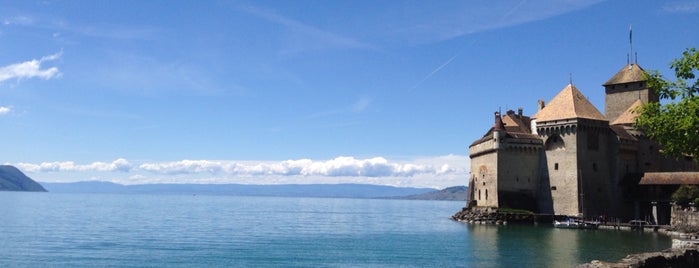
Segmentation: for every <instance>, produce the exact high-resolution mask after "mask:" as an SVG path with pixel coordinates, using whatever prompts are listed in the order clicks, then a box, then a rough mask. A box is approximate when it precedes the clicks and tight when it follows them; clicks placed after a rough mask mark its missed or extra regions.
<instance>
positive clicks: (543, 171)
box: [469, 63, 698, 221]
mask: <svg viewBox="0 0 699 268" xmlns="http://www.w3.org/2000/svg"><path fill="white" fill-rule="evenodd" d="M603 86H604V88H605V107H604V114H602V113H601V112H600V111H599V110H598V109H597V108H595V106H594V105H592V103H590V102H589V101H588V100H587V98H586V97H585V96H584V95H583V94H582V93H581V92H580V91H579V90H578V89H577V88H576V87H575V86H574V85H573V84H569V85H568V86H566V87H565V88H563V89H562V90H561V91H560V92H559V93H558V94H557V95H556V96H555V97H553V99H551V100H550V101H549V102H548V103H545V102H544V101H542V100H539V105H538V108H539V109H538V111H537V112H536V113H535V114H534V115H532V116H525V115H524V114H523V111H522V109H521V108H520V109H519V110H518V111H517V112H514V111H511V110H510V111H507V112H506V113H505V114H502V115H501V114H500V113H499V112H496V113H495V117H494V124H493V127H492V128H490V130H488V132H487V133H486V134H485V135H484V136H483V137H482V138H480V139H478V140H476V141H474V142H473V143H472V144H471V145H470V146H469V156H470V158H471V174H470V178H469V191H470V193H469V200H470V202H469V206H477V207H496V208H514V209H526V210H530V211H533V212H536V213H541V214H554V215H567V216H582V217H597V216H606V217H609V218H612V217H613V218H620V219H625V220H627V219H640V218H643V217H647V216H648V215H649V214H651V213H655V214H658V213H660V214H667V215H661V216H660V218H663V219H666V218H667V219H669V216H668V215H669V210H670V209H669V206H670V204H669V201H668V202H666V203H663V204H657V203H655V202H653V204H652V205H651V201H652V200H649V199H648V198H646V196H645V195H646V194H645V193H644V189H642V188H640V187H642V186H639V185H638V183H639V181H640V180H641V177H642V176H643V174H644V173H646V172H672V171H695V170H698V168H697V167H698V166H697V165H696V163H694V162H692V161H691V159H684V160H674V159H669V158H666V157H665V156H663V155H662V154H661V148H660V147H659V146H658V145H657V144H656V143H655V142H653V141H652V140H649V139H648V138H647V137H646V136H645V135H644V133H643V132H642V131H639V130H638V129H636V128H634V126H633V123H634V120H635V118H636V116H637V114H636V113H635V109H636V108H637V107H639V106H640V105H642V104H643V103H648V102H657V101H658V96H657V94H656V93H655V92H654V91H653V90H652V89H649V88H648V87H647V86H646V83H645V79H644V70H643V69H642V68H641V66H639V65H638V64H637V63H628V64H627V65H626V66H624V67H623V68H621V70H619V72H617V73H616V74H615V75H614V76H612V78H610V79H609V80H608V81H607V82H606V83H604V84H603ZM656 216H657V215H656ZM663 221H665V220H663Z"/></svg>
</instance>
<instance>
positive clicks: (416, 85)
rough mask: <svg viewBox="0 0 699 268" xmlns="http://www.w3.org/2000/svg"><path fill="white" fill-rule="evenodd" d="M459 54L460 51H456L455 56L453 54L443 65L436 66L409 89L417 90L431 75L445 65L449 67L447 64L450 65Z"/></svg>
mask: <svg viewBox="0 0 699 268" xmlns="http://www.w3.org/2000/svg"><path fill="white" fill-rule="evenodd" d="M457 56H459V53H456V54H455V55H454V56H452V57H451V58H449V59H448V60H447V61H445V62H444V63H442V65H439V66H438V67H437V68H435V69H434V70H432V72H430V73H429V74H427V75H426V76H425V77H423V78H422V80H420V81H419V82H417V83H416V84H415V85H414V86H413V87H412V88H410V90H409V91H413V90H415V89H416V88H418V87H419V86H420V85H422V83H424V82H425V81H426V80H427V79H430V77H432V76H433V75H434V74H436V73H438V72H439V71H441V70H442V69H444V67H447V65H449V63H451V62H452V61H453V60H454V59H456V57H457Z"/></svg>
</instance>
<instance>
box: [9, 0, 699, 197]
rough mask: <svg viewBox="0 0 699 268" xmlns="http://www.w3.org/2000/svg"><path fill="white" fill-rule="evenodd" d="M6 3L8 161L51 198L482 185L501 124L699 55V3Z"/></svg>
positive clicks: (600, 100) (599, 97) (599, 102)
mask: <svg viewBox="0 0 699 268" xmlns="http://www.w3.org/2000/svg"><path fill="white" fill-rule="evenodd" d="M2 2H3V3H2V4H0V142H2V148H3V150H2V151H1V152H0V163H5V164H9V165H15V166H17V167H18V168H20V169H21V170H22V171H24V172H25V173H26V174H27V175H28V176H30V177H32V178H33V179H34V180H37V181H40V182H73V181H86V180H100V181H111V182H116V183H122V184H143V183H245V184H280V183H284V184H287V183H293V184H306V183H370V184H380V185H393V186H407V187H432V188H444V187H448V186H454V185H466V184H467V179H468V177H469V169H470V162H469V157H468V146H469V145H470V144H471V143H472V142H473V141H474V140H476V139H478V138H480V137H481V136H482V135H484V134H485V133H486V132H487V131H488V129H489V128H490V127H491V126H492V124H493V112H495V111H498V110H501V111H506V110H509V109H512V110H517V108H518V107H522V108H523V110H524V114H525V115H532V114H534V113H535V112H536V107H537V106H536V105H537V100H538V99H543V100H545V101H548V100H550V99H551V98H553V97H554V96H555V95H556V93H558V92H559V91H560V90H561V89H563V88H564V87H565V86H566V85H567V84H568V83H569V82H570V81H571V80H572V82H573V84H574V85H575V86H576V87H577V88H578V89H580V90H581V92H582V93H583V94H585V95H586V96H587V97H588V99H589V100H590V101H591V102H592V103H593V104H594V105H595V106H596V107H597V108H598V109H599V110H600V111H602V112H604V88H603V87H602V86H601V85H602V84H603V83H604V82H606V81H607V80H608V79H609V78H611V77H612V76H613V75H614V74H615V73H616V72H617V71H618V70H620V69H621V68H622V67H623V66H624V65H626V63H627V59H628V58H627V55H628V54H629V51H630V49H632V51H633V54H635V55H636V54H637V57H632V60H634V59H633V58H637V61H638V64H639V65H640V66H641V67H643V68H645V69H647V70H649V69H654V70H659V71H660V72H661V73H663V74H665V75H666V76H669V77H672V73H671V70H669V68H668V65H669V63H670V61H671V60H672V59H674V58H676V57H678V56H680V55H681V53H682V51H683V50H684V49H685V48H688V47H697V46H699V34H697V29H699V1H589V0H580V1H578V0H566V1H553V0H551V1H547V0H544V1H447V0H445V1H383V0H381V1H375V0H372V1H363V0H356V1H317V0H316V1H306V0H294V1H235V0H231V1H31V0H30V1H2ZM630 30H632V40H633V43H632V47H631V45H630V42H629V41H630V40H629V32H630Z"/></svg>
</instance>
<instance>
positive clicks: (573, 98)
mask: <svg viewBox="0 0 699 268" xmlns="http://www.w3.org/2000/svg"><path fill="white" fill-rule="evenodd" d="M532 118H535V119H536V128H537V133H538V135H539V137H541V138H542V139H543V140H544V154H543V157H544V159H542V161H541V173H540V174H542V175H541V176H542V177H541V180H542V181H543V182H548V185H549V187H550V189H545V190H546V191H549V192H550V198H551V200H550V201H551V204H550V206H552V207H549V208H546V207H542V208H541V210H542V212H550V213H554V214H557V215H569V216H580V215H582V216H588V217H589V216H595V215H601V214H603V213H607V211H606V210H607V208H608V207H609V204H610V202H611V201H610V196H611V194H610V190H609V189H610V177H611V176H610V169H611V167H610V164H609V161H606V159H608V157H609V149H608V146H607V144H608V142H609V136H610V135H609V121H607V120H606V118H605V117H604V116H603V115H602V113H600V112H599V111H598V110H597V108H595V107H594V106H593V105H592V103H590V102H589V101H588V100H587V98H586V97H585V96H584V95H583V94H582V93H581V92H580V91H579V90H578V89H577V88H576V87H575V86H573V85H572V84H569V85H568V86H566V87H565V88H564V89H563V90H561V91H560V92H559V93H558V95H556V96H555V97H554V98H553V99H552V100H551V101H550V102H549V103H548V105H546V106H545V107H544V108H543V109H542V110H540V111H539V112H537V113H536V114H535V115H533V116H532ZM544 185H546V184H544ZM548 210H551V211H548Z"/></svg>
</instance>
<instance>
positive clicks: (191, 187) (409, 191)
mask: <svg viewBox="0 0 699 268" xmlns="http://www.w3.org/2000/svg"><path fill="white" fill-rule="evenodd" d="M42 185H44V187H45V188H46V189H47V190H48V191H49V192H54V193H113V194H202V195H206V194H209V195H238V196H285V197H334V198H391V199H423V200H428V199H429V200H460V199H455V197H454V196H458V189H457V190H454V189H456V188H458V187H450V188H447V189H444V190H440V191H438V190H435V189H432V188H411V187H393V186H383V185H371V184H280V185H248V184H138V185H122V184H117V183H111V182H103V181H86V182H73V183H48V182H43V183H42ZM461 187H464V186H461ZM452 188H454V189H452ZM464 188H465V187H464ZM445 191H446V192H445ZM463 196H464V198H465V196H466V194H465V193H464V194H463ZM440 198H441V199H440Z"/></svg>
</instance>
